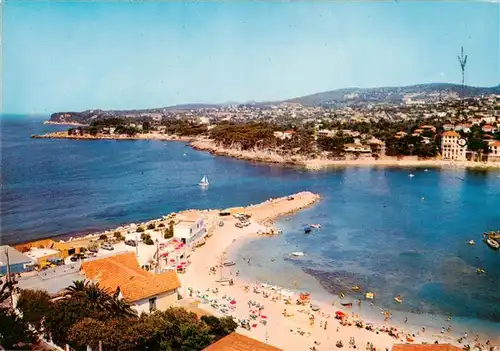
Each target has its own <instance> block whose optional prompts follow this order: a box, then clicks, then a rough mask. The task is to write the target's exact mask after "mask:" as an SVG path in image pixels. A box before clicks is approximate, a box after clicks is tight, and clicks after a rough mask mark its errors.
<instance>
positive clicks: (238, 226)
mask: <svg viewBox="0 0 500 351" xmlns="http://www.w3.org/2000/svg"><path fill="white" fill-rule="evenodd" d="M234 226H235V227H237V228H243V224H241V223H240V222H238V223H236V224H235V225H234Z"/></svg>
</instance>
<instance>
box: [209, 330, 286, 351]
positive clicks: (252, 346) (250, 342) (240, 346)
mask: <svg viewBox="0 0 500 351" xmlns="http://www.w3.org/2000/svg"><path fill="white" fill-rule="evenodd" d="M222 350H224V351H240V350H241V351H243V350H253V351H283V350H282V349H278V348H277V347H274V346H271V345H269V344H264V343H263V342H261V341H258V340H255V339H252V338H249V337H248V336H245V335H242V334H240V333H236V332H233V333H231V334H229V335H227V336H225V337H223V338H222V339H220V340H218V341H217V342H214V343H213V344H212V345H210V346H208V347H207V348H204V349H203V351H222Z"/></svg>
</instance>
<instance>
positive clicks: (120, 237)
mask: <svg viewBox="0 0 500 351" xmlns="http://www.w3.org/2000/svg"><path fill="white" fill-rule="evenodd" d="M113 237H114V238H115V239H116V240H123V239H125V238H124V237H123V235H122V233H121V232H119V231H116V232H114V233H113Z"/></svg>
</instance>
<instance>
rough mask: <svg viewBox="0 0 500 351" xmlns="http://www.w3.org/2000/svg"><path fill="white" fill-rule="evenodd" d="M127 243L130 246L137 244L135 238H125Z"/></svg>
mask: <svg viewBox="0 0 500 351" xmlns="http://www.w3.org/2000/svg"><path fill="white" fill-rule="evenodd" d="M125 245H128V246H137V242H136V241H135V240H132V239H130V240H125Z"/></svg>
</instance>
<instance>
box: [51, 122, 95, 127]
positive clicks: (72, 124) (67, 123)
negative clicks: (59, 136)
mask: <svg viewBox="0 0 500 351" xmlns="http://www.w3.org/2000/svg"><path fill="white" fill-rule="evenodd" d="M43 124H51V125H56V126H75V127H86V126H87V124H83V123H78V122H54V121H44V122H43Z"/></svg>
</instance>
